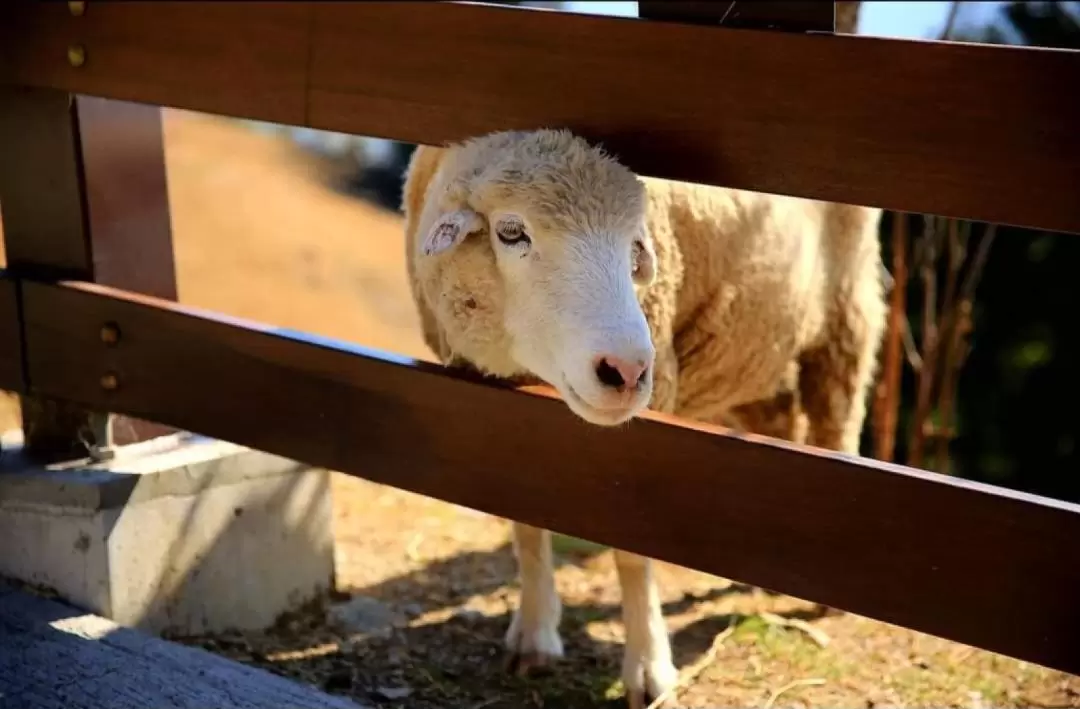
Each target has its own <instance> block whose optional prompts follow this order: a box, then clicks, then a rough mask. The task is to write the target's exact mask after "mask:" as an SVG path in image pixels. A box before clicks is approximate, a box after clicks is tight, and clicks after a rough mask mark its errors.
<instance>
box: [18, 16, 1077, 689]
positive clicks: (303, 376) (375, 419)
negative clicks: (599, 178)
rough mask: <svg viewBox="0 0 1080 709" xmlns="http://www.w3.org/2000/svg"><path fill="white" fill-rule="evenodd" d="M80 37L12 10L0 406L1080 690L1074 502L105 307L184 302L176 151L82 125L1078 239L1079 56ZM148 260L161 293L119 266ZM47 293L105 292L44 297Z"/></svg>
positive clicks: (904, 49) (464, 37)
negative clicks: (421, 509)
mask: <svg viewBox="0 0 1080 709" xmlns="http://www.w3.org/2000/svg"><path fill="white" fill-rule="evenodd" d="M84 10H85V11H84V12H82V13H81V14H77V15H76V14H72V13H71V12H70V11H69V9H68V6H67V4H64V3H28V2H17V3H11V2H9V3H6V4H4V5H3V6H2V7H0V85H5V84H6V86H4V94H3V96H2V98H3V99H4V101H5V102H8V103H5V104H4V106H3V108H2V110H0V116H2V119H3V120H2V121H0V145H2V146H7V147H5V155H4V157H5V161H4V162H3V163H0V191H2V192H3V199H4V205H3V207H4V211H5V213H4V219H5V243H6V246H7V250H8V257H9V266H10V267H11V269H12V271H11V275H13V276H17V277H18V278H19V280H18V281H11V280H5V279H0V338H3V339H2V340H0V387H3V388H7V389H11V390H16V391H25V392H27V393H29V394H30V395H32V396H34V397H44V398H48V397H54V398H56V399H59V400H63V401H68V402H72V403H74V404H78V405H82V406H86V407H90V408H91V409H94V410H104V411H115V412H123V413H127V414H131V415H135V416H145V417H147V418H151V419H154V420H160V421H162V422H164V423H168V424H172V425H176V426H180V427H183V428H185V429H189V430H193V431H198V432H201V433H205V434H208V435H211V436H216V437H219V438H224V439H227V440H232V441H236V442H239V443H242V444H246V445H249V446H253V447H255V448H259V449H263V450H267V451H270V452H274V453H279V454H282V455H286V456H289V457H292V458H296V459H299V460H303V461H307V462H310V463H314V464H319V465H324V466H326V467H329V468H332V469H335V470H341V471H344V472H349V473H352V474H356V475H361V476H363V477H366V478H370V479H373V480H377V481H381V482H385V483H389V484H391V485H394V486H397V487H401V488H404V489H408V490H412V491H415V492H419V493H423V494H426V495H431V496H434V497H437V498H441V499H444V500H449V501H452V502H456V503H459V504H463V505H467V506H469V507H473V508H476V509H480V510H485V511H488V512H491V513H494V514H498V515H500V516H503V517H509V518H512V519H518V520H522V521H525V522H530V523H532V524H535V525H539V526H543V527H547V528H550V529H554V530H557V531H561V532H566V533H569V534H575V535H578V536H582V537H585V538H588V539H592V540H595V541H597V542H601V543H606V544H611V545H614V546H618V547H621V548H624V549H628V550H631V551H636V552H639V553H642V554H646V555H649V556H652V557H655V558H658V559H664V560H667V561H672V562H675V563H680V564H684V565H687V566H691V567H693V568H698V569H702V570H705V571H711V572H713V573H717V574H721V575H723V576H726V577H729V578H735V579H739V580H742V581H745V582H748V583H753V584H758V585H761V586H764V587H767V588H772V589H775V590H778V591H782V592H785V593H791V594H793V595H797V596H801V597H803V598H807V599H810V600H815V601H819V602H821V603H825V604H828V605H832V606H836V607H839V608H843V609H846V610H849V611H853V612H858V613H862V614H865V615H867V616H870V617H873V618H877V619H880V620H884V621H888V622H892V623H898V624H901V625H905V626H907V627H910V628H914V629H917V630H922V631H925V632H929V633H932V634H935V635H940V636H943V637H946V638H950V639H953V640H958V641H961V642H966V643H970V644H973V645H977V646H980V647H984V648H987V649H990V650H996V651H998V652H1001V653H1004V654H1007V655H1013V656H1015V657H1020V658H1023V659H1027V660H1031V661H1034V662H1038V663H1041V664H1044V665H1047V666H1050V667H1055V668H1059V669H1062V670H1066V671H1071V672H1080V653H1077V652H1076V651H1075V647H1074V646H1075V638H1076V637H1077V636H1078V635H1080V605H1078V604H1077V603H1076V599H1075V593H1076V588H1078V587H1080V545H1077V543H1076V540H1077V539H1080V507H1078V506H1075V505H1069V504H1064V503H1058V502H1054V501H1051V500H1046V499H1041V498H1036V497H1031V496H1025V495H1020V494H1016V493H1011V492H1007V491H1004V490H1000V489H996V488H991V487H987V486H981V485H976V484H971V483H967V482H964V481H960V480H955V479H948V478H943V477H940V476H936V475H933V474H929V473H924V472H920V471H915V470H911V469H907V468H903V467H899V466H892V465H884V464H881V463H876V462H874V461H870V460H865V459H857V458H852V457H845V456H841V455H838V454H832V453H827V452H823V451H813V450H806V449H801V448H798V447H796V446H794V445H787V444H783V443H779V442H772V441H767V440H764V439H761V438H757V437H739V436H734V435H732V434H730V433H725V432H723V431H718V430H714V429H708V428H705V427H701V426H691V425H688V424H686V423H685V422H677V421H674V420H673V419H670V418H664V417H660V416H649V417H647V419H646V420H641V421H637V422H635V423H634V424H632V425H631V426H629V427H628V428H627V429H623V430H605V429H598V428H596V427H592V426H589V425H587V424H585V423H584V422H582V421H580V420H578V419H576V418H575V417H573V416H572V415H571V414H570V413H569V412H568V411H567V410H566V408H565V407H564V406H562V405H561V404H559V403H558V402H556V401H553V400H552V397H551V396H550V394H548V395H543V394H538V393H535V392H534V393H533V395H523V394H521V393H517V392H512V391H508V390H507V389H506V388H505V387H501V386H495V385H489V384H483V383H479V382H477V381H474V380H471V379H467V378H463V377H462V376H460V375H458V376H451V375H449V374H447V373H445V372H443V371H442V370H441V369H440V368H438V367H433V366H429V365H422V364H417V363H413V362H411V361H392V360H384V359H380V358H377V357H372V356H366V355H364V354H361V353H358V352H357V351H355V350H352V349H350V348H347V347H344V346H341V345H334V344H333V343H319V342H313V341H311V340H310V338H304V337H300V336H297V335H295V334H291V333H286V332H280V331H275V330H273V329H271V328H265V327H261V326H256V325H251V324H245V323H239V322H235V321H232V320H229V319H226V318H221V317H218V316H210V315H207V314H201V313H196V312H192V311H189V310H186V309H184V308H181V307H179V306H177V305H175V304H172V303H169V302H168V301H166V300H154V299H150V298H147V297H146V296H137V295H133V294H131V293H127V292H124V291H119V290H111V289H109V288H105V287H103V286H102V285H100V284H101V283H102V282H106V283H109V284H111V285H114V286H123V287H124V288H126V289H128V290H140V291H142V292H144V293H148V292H151V293H152V292H155V289H157V288H161V289H162V290H161V293H159V295H163V296H164V297H166V298H168V297H172V295H173V294H174V293H175V291H172V290H171V288H172V286H171V285H170V284H171V283H172V281H171V280H170V279H171V278H172V274H171V261H168V260H167V259H164V256H163V255H164V254H165V253H167V249H164V250H163V247H162V245H163V244H167V243H168V241H167V237H168V233H167V222H165V221H163V220H162V214H164V213H165V212H166V210H167V202H166V201H165V199H164V197H163V196H162V195H163V192H162V189H161V188H162V187H163V184H162V183H161V181H160V179H158V178H159V175H158V173H159V171H160V167H161V164H160V162H159V161H160V135H159V131H160V126H159V124H157V123H155V122H154V120H155V118H154V116H152V115H151V113H152V110H151V109H152V107H150V106H145V107H143V108H145V109H146V110H147V111H148V112H149V113H146V114H145V115H143V116H142V117H141V118H138V114H139V112H140V110H142V109H140V108H139V107H134V106H131V105H128V106H127V107H126V108H125V107H123V106H111V107H110V106H108V105H107V104H98V103H94V102H93V101H91V102H87V99H86V98H84V97H79V98H75V99H73V104H69V92H70V93H71V94H83V95H89V96H99V97H105V98H109V99H122V100H126V101H134V102H142V103H144V104H159V105H167V106H179V107H185V108H191V109H195V110H202V111H209V112H216V113H223V114H230V115H236V116H246V117H251V118H261V119H264V120H271V121H278V122H283V123H292V124H298V125H309V126H312V127H316V128H328V129H335V130H344V131H349V132H356V133H361V134H367V135H377V136H385V137H392V138H398V139H403V140H410V141H415V142H426V143H441V142H443V141H446V140H451V139H456V138H464V137H466V136H470V135H474V134H478V133H484V132H487V131H490V130H497V129H508V128H535V127H540V126H564V127H569V128H572V129H574V130H576V131H578V132H579V133H583V134H585V135H586V136H589V137H592V138H594V139H599V140H602V141H604V142H605V143H606V144H607V145H608V147H610V148H612V149H613V150H615V151H617V152H618V153H619V154H620V155H621V156H622V157H623V158H624V159H625V160H626V162H627V163H628V164H629V165H630V166H631V167H632V168H634V169H635V170H637V171H639V172H642V173H647V174H654V175H659V176H662V177H669V178H676V179H684V180H694V181H701V182H711V183H716V184H722V185H728V186H733V187H740V188H744V189H753V190H759V191H764V192H774V193H786V194H796V195H800V196H805V197H817V198H822V199H829V200H837V201H846V202H854V203H862V204H870V205H880V206H884V207H890V208H894V209H901V210H907V211H919V212H931V213H938V214H944V215H950V216H957V217H966V218H972V219H981V220H988V221H995V222H1001V223H1012V224H1022V225H1026V226H1034V227H1042V228H1048V229H1060V230H1067V231H1077V232H1080V201H1078V200H1077V199H1076V194H1077V185H1080V140H1078V137H1077V133H1076V127H1077V126H1078V125H1080V94H1077V92H1076V91H1075V90H1074V87H1075V86H1077V85H1078V84H1080V52H1070V51H1064V50H1060V51H1056V50H1055V51H1045V50H1028V49H1015V48H1000V47H981V46H972V45H960V44H946V43H932V42H905V41H896V40H878V39H868V38H857V37H831V36H812V35H800V34H795V33H769V32H756V31H749V30H728V29H719V28H712V27H703V26H693V25H686V24H680V23H676V22H673V23H668V22H653V23H649V22H644V21H638V20H625V19H610V18H598V17H586V16H572V15H565V14H560V13H546V12H529V11H523V10H517V9H504V8H492V7H486V6H467V5H457V4H451V3H426V4H418V3H353V4H345V3H342V4H335V3H295V4H286V3H242V2H152V3H150V2H147V3H137V2H116V3H100V2H91V3H86V4H85V6H84ZM994 95H1003V96H1008V97H1009V100H1008V101H1005V102H1001V101H993V100H991V99H990V98H989V97H992V96H994ZM70 105H74V110H69V106H70ZM106 109H108V110H107V111H106V112H107V113H108V114H109V115H108V116H106V115H105V114H104V113H101V114H99V113H96V112H95V111H97V110H103V111H105V110H106ZM35 111H41V113H40V115H39V114H38V113H35ZM124 116H126V117H127V118H124ZM39 119H40V120H39ZM144 119H147V120H144ZM128 120H130V121H132V123H129V124H126V125H128V126H129V130H124V129H123V125H125V121H128ZM131 126H137V128H131ZM143 131H145V132H143ZM129 134H130V135H129ZM120 136H126V137H132V136H141V137H139V138H138V139H137V140H135V139H133V140H121V139H120ZM87 141H90V142H91V143H92V145H90V144H88V143H87ZM111 141H118V142H119V143H123V144H126V145H128V146H129V147H130V146H132V145H135V144H138V145H140V146H141V147H139V149H138V150H137V151H134V152H127V151H125V150H121V149H118V148H116V147H115V145H116V144H117V143H111ZM110 146H112V147H110ZM128 160H131V162H127V161H128ZM124 165H127V167H126V168H125V167H124ZM54 169H55V171H53V170H54ZM35 170H40V172H34V171H35ZM28 171H29V172H28ZM64 171H67V172H66V173H64ZM140 175H149V176H150V177H149V178H147V179H143V178H141V177H139V176H140ZM113 179H115V181H111V180H113ZM20 180H23V181H20ZM26 180H29V181H26ZM110 185H111V187H110ZM125 185H127V187H125ZM133 185H134V187H135V188H136V189H135V190H132V189H130V188H131V187H132V186H133ZM140 186H146V189H148V190H149V192H148V193H147V194H148V195H149V196H148V197H144V198H142V199H132V200H131V201H129V202H128V203H126V205H124V206H122V207H120V209H121V211H122V213H123V217H124V219H125V220H126V219H131V218H133V215H136V214H138V215H139V217H140V221H139V222H137V223H138V224H139V226H138V228H135V229H134V230H130V229H127V230H125V229H122V230H120V231H110V228H113V227H116V226H117V224H118V223H119V222H120V221H122V220H120V219H119V218H118V216H117V215H116V213H110V212H109V211H108V210H109V208H110V204H111V205H112V208H117V206H116V205H117V203H115V202H110V195H111V197H112V198H114V199H115V198H118V196H128V197H130V196H131V195H138V194H140V193H139V192H138V191H137V190H138V188H140ZM108 190H113V191H111V192H110V191H108ZM95 203H96V204H97V205H98V206H97V207H95ZM140 205H141V206H140ZM95 209H96V210H97V211H96V212H95ZM140 209H145V210H146V211H145V212H139V211H138V210H140ZM103 210H104V211H103ZM95 215H96V216H95ZM131 223H133V222H127V224H131ZM9 226H10V227H12V228H10V229H9V228H8V227H9ZM146 234H156V235H157V236H156V237H155V239H154V243H155V244H156V246H155V247H154V248H155V249H157V250H156V251H155V252H154V253H156V254H158V255H159V256H162V258H160V259H156V260H153V263H154V266H153V268H154V271H155V273H157V274H158V276H160V278H161V279H162V280H160V281H159V280H155V279H156V278H157V276H155V278H152V279H150V280H145V279H144V280H139V279H137V278H135V277H134V275H133V274H132V270H133V269H132V262H131V261H117V260H116V259H122V258H124V257H125V256H129V255H130V254H131V253H132V252H134V250H135V249H136V248H138V246H137V242H136V237H138V236H139V235H146ZM106 243H109V244H112V245H113V247H115V248H114V250H112V251H108V250H104V251H103V249H105V246H104V245H105V244H106ZM113 247H109V248H113ZM103 253H108V254H111V255H112V259H110V260H106V261H105V262H102V261H101V260H100V259H99V258H98V256H99V255H100V254H103ZM118 263H121V265H122V267H121V268H119V271H121V272H124V275H123V276H122V277H120V276H117V275H116V273H117V272H115V271H114V272H110V271H108V268H110V267H116V265H117V264H118ZM58 272H74V273H78V274H81V275H78V276H77V278H78V279H82V280H88V279H94V280H96V281H98V283H99V284H98V285H88V284H78V283H69V284H58V283H54V282H47V280H46V279H47V278H48V277H53V278H55V277H56V275H55V274H56V273H58ZM110 274H111V275H110ZM109 325H112V326H115V327H116V330H111V329H107V330H104V331H105V332H108V333H110V336H109V337H107V338H104V339H103V337H102V333H103V328H106V327H107V326H109ZM116 333H118V335H117V334H116ZM20 340H21V344H20ZM105 340H108V341H105ZM24 358H25V362H24V361H23V360H24ZM1017 608H1022V609H1024V611H1023V612H1024V615H1023V620H1022V621H1014V620H1012V618H1014V617H1015V609H1017Z"/></svg>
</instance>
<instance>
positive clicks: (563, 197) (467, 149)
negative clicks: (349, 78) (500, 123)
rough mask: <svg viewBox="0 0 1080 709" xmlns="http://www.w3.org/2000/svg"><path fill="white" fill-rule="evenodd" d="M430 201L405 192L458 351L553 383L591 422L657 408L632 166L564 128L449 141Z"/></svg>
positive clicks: (430, 298) (651, 262) (434, 297)
mask: <svg viewBox="0 0 1080 709" xmlns="http://www.w3.org/2000/svg"><path fill="white" fill-rule="evenodd" d="M415 171H417V168H416V156H414V164H413V166H411V167H410V173H414V172H415ZM416 179H420V178H419V176H418V175H415V174H410V176H409V177H408V178H407V180H416ZM408 190H409V186H408V184H407V187H406V192H407V193H408ZM421 204H422V206H419V205H418V206H417V208H416V211H417V212H418V213H415V214H411V215H410V214H408V211H409V203H408V197H407V198H406V212H407V216H408V218H409V219H410V221H411V223H412V224H413V225H414V229H413V230H412V232H411V233H413V234H414V235H415V236H414V238H413V240H412V242H411V243H410V246H409V247H410V248H411V249H412V253H411V254H409V258H410V259H411V260H412V263H411V268H412V269H413V276H414V279H415V286H416V287H418V288H419V290H420V292H421V296H422V297H423V299H424V301H425V302H426V304H427V306H428V307H429V308H430V310H431V311H432V313H433V314H434V317H435V319H436V321H437V322H438V326H439V329H440V330H441V331H442V338H443V339H444V340H445V343H446V346H447V348H448V350H449V351H450V353H452V354H453V355H454V356H458V357H462V358H464V359H466V360H468V361H470V362H471V363H472V364H473V365H475V366H477V367H478V368H479V369H481V370H482V371H484V372H486V373H488V374H491V375H494V376H500V377H521V376H529V375H532V376H535V377H537V378H539V379H541V380H543V381H546V382H547V383H549V384H550V385H551V386H553V387H555V389H556V390H558V392H559V393H560V394H561V396H562V398H563V399H564V400H565V401H566V403H567V404H568V406H569V407H570V409H571V410H572V411H573V412H574V413H576V414H577V415H578V416H580V417H581V418H583V419H585V420H586V421H588V422H590V423H594V424H598V425H608V426H613V425H618V424H620V423H623V422H625V421H627V420H629V419H630V418H632V417H633V416H634V415H635V414H637V413H638V412H640V411H641V410H642V409H644V408H645V407H646V406H647V405H648V403H649V399H650V397H651V395H652V384H653V373H652V369H653V363H654V359H655V349H654V346H653V342H652V339H651V335H650V331H649V325H648V322H647V321H646V319H645V316H644V313H643V312H642V309H641V306H640V304H639V295H640V293H641V289H644V288H647V287H648V286H649V285H650V284H651V283H652V282H653V280H654V278H655V275H656V274H655V271H656V266H655V262H656V257H655V254H654V251H653V245H652V242H651V237H650V235H649V233H648V231H647V229H646V222H645V187H644V185H643V184H642V182H641V181H640V180H638V178H637V176H635V175H634V174H633V173H632V172H631V171H630V170H628V169H627V168H626V167H625V166H623V165H621V164H619V163H618V162H617V161H616V160H614V159H613V158H611V157H610V156H607V155H605V154H604V153H603V152H602V151H600V150H599V149H598V148H596V147H593V146H591V145H589V144H588V143H586V142H585V141H584V140H582V139H581V138H579V137H577V136H574V135H573V134H571V133H569V132H566V131H549V130H544V131H532V132H507V133H496V134H492V135H488V136H485V137H483V138H479V139H474V140H472V141H469V142H466V143H464V144H461V145H456V146H453V147H450V148H446V149H444V150H443V152H442V155H441V159H440V160H439V163H438V166H437V168H435V169H434V170H433V171H432V174H431V175H430V177H429V181H428V183H427V185H426V188H425V189H424V192H423V200H422V202H421Z"/></svg>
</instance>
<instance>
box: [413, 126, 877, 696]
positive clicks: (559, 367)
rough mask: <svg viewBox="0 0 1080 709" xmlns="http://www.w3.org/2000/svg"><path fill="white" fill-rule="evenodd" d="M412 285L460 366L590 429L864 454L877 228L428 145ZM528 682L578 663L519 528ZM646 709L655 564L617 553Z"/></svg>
mask: <svg viewBox="0 0 1080 709" xmlns="http://www.w3.org/2000/svg"><path fill="white" fill-rule="evenodd" d="M402 211H403V212H404V217H405V219H404V229H405V244H406V245H405V248H406V264H407V272H408V280H409V283H410V288H411V293H412V296H413V299H414V302H415V305H416V308H417V312H418V314H419V317H420V322H421V327H422V330H423V336H424V340H425V342H426V343H427V344H428V346H429V347H431V349H432V351H433V352H434V353H435V354H436V355H437V356H438V358H439V359H440V361H441V362H443V363H444V364H445V365H447V366H449V367H469V368H473V369H475V370H478V371H480V372H482V373H484V374H487V375H489V376H493V377H497V378H503V379H506V380H510V381H513V382H520V383H547V384H549V385H551V386H553V387H554V388H555V389H556V390H557V391H558V392H559V393H560V395H561V397H562V399H563V400H564V401H565V402H566V404H567V405H568V406H569V408H570V409H571V410H572V411H573V412H574V413H575V414H577V415H578V416H580V417H581V418H582V419H584V420H586V421H588V422H590V423H593V424H596V425H601V426H617V425H620V424H623V423H625V422H626V421H628V420H629V419H631V418H633V417H634V416H636V415H637V414H638V413H640V412H641V411H642V410H643V409H645V408H646V407H648V408H651V409H653V410H657V411H663V412H668V413H674V414H676V415H678V416H681V417H685V418H689V419H694V420H699V421H705V422H711V423H719V424H722V425H727V426H730V427H735V428H741V429H743V430H749V431H751V432H754V433H761V434H764V435H770V436H775V437H778V438H786V439H790V440H793V441H797V442H802V443H806V444H809V445H814V446H819V447H824V448H829V449H834V450H840V451H846V452H848V453H852V454H857V453H858V445H859V434H860V431H861V428H862V424H863V420H864V418H865V415H866V396H867V392H868V389H869V386H870V384H871V381H872V378H873V376H874V373H875V371H874V367H875V361H876V357H877V350H878V347H879V345H880V340H881V337H882V333H883V330H884V323H885V316H886V306H885V300H884V293H883V285H882V281H881V277H880V270H881V269H882V263H881V254H880V246H879V242H878V237H877V230H878V225H879V221H880V217H881V211H880V210H879V209H874V208H865V207H857V206H851V205H843V204H833V203H827V202H820V201H814V200H807V199H800V198H794V197H787V196H777V195H766V194H759V193H751V192H745V191H739V190H733V189H726V188H720V187H710V186H704V185H694V184H687V183H680V182H674V181H665V180H660V179H655V178H648V177H641V176H638V175H635V174H634V173H633V172H631V171H630V169H629V168H627V167H625V166H624V165H623V164H621V163H620V162H619V161H618V160H617V159H615V158H614V157H612V156H610V155H608V154H606V153H605V152H604V151H603V150H602V149H601V148H600V147H598V146H594V145H592V144H590V143H588V142H586V141H585V140H584V139H583V138H581V137H580V136H577V135H575V134H573V133H571V132H569V131H566V130H546V129H545V130H535V131H505V132H498V133H492V134H489V135H485V136H482V137H478V138H473V139H471V140H467V141H463V142H460V143H455V144H451V145H447V146H443V147H435V146H427V145H424V146H420V147H419V148H418V149H417V151H416V152H415V153H414V154H413V156H412V159H411V160H410V163H409V167H408V169H407V170H406V173H405V177H404V187H403V203H402ZM512 527H513V547H514V551H515V555H516V558H517V561H518V575H519V578H520V582H521V602H520V604H519V607H518V608H517V609H516V611H515V613H514V616H513V619H512V622H511V623H510V627H509V628H508V630H507V633H506V638H505V643H506V646H507V649H508V653H509V654H508V658H509V662H510V665H511V666H513V667H516V668H517V671H525V670H527V669H529V668H530V667H532V666H535V665H540V664H543V663H545V662H548V661H550V660H551V659H553V658H558V657H561V656H562V654H563V647H562V641H561V639H560V636H559V631H558V624H559V619H560V614H561V601H560V599H559V596H558V594H557V592H556V590H555V583H554V576H553V567H552V552H551V540H550V533H549V532H548V531H547V530H543V529H537V528H535V527H531V526H529V525H526V524H521V523H513V525H512ZM614 556H615V564H616V568H617V572H618V577H619V582H620V586H621V590H622V599H623V600H622V606H623V621H624V623H625V628H626V643H625V647H624V660H623V665H622V680H623V682H624V684H625V686H626V691H627V699H628V701H629V703H630V705H631V706H632V707H641V706H643V705H644V703H645V702H646V701H648V700H649V699H650V698H655V697H657V696H659V695H660V694H662V693H664V692H665V691H666V690H668V689H669V688H671V687H672V686H673V685H674V683H675V682H676V680H677V671H676V668H675V666H674V665H673V663H672V656H671V648H670V643H669V638H668V636H667V632H666V626H665V623H664V619H663V616H662V613H661V610H660V604H659V599H658V593H657V590H656V588H655V585H654V582H653V578H652V569H651V561H650V560H649V559H647V558H644V557H641V556H639V555H637V554H632V553H629V552H625V551H622V550H618V549H616V550H614Z"/></svg>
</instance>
